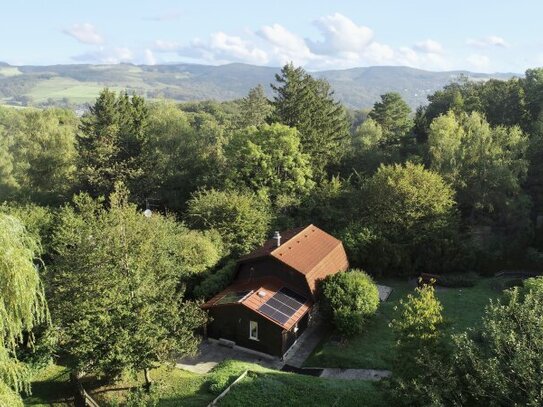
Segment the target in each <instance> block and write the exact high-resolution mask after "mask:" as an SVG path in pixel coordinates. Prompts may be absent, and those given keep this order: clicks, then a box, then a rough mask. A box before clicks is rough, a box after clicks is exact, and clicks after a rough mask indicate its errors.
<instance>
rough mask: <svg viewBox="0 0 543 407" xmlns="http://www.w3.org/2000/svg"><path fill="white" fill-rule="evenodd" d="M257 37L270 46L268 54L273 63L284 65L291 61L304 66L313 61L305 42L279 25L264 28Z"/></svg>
mask: <svg viewBox="0 0 543 407" xmlns="http://www.w3.org/2000/svg"><path fill="white" fill-rule="evenodd" d="M257 35H258V36H259V37H261V38H262V39H264V40H266V41H267V42H268V43H269V44H271V45H272V50H271V51H270V52H269V53H270V54H271V55H270V58H271V59H272V60H273V62H276V63H279V64H284V63H287V62H290V61H292V62H294V63H296V64H305V63H306V62H308V61H309V60H311V59H313V55H312V53H311V50H310V49H309V47H308V46H307V44H306V42H305V40H304V39H303V38H301V37H299V36H297V35H296V34H294V33H292V32H290V31H289V30H287V29H286V28H285V27H283V26H282V25H280V24H273V25H271V26H264V27H262V28H261V29H260V30H259V31H258V32H257Z"/></svg>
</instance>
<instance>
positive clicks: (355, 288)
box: [322, 269, 379, 336]
mask: <svg viewBox="0 0 543 407" xmlns="http://www.w3.org/2000/svg"><path fill="white" fill-rule="evenodd" d="M322 294H323V309H324V311H325V313H327V314H328V315H329V317H331V320H332V323H333V324H334V326H335V327H336V328H337V330H338V331H339V332H341V333H342V334H343V335H347V336H351V335H355V334H357V333H359V332H360V331H361V330H362V326H363V324H364V321H365V320H366V319H367V318H368V317H369V316H371V315H373V314H374V313H375V311H376V310H377V307H378V305H379V291H378V290H377V286H376V285H375V283H374V282H373V279H372V278H371V277H370V276H368V275H367V274H366V273H365V272H363V271H361V270H356V269H354V270H351V271H349V272H347V273H337V274H334V275H332V276H328V277H327V278H326V279H325V280H324V281H323V285H322Z"/></svg>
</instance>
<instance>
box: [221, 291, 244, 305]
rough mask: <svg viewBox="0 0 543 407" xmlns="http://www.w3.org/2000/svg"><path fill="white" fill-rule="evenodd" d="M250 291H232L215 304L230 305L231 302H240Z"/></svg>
mask: <svg viewBox="0 0 543 407" xmlns="http://www.w3.org/2000/svg"><path fill="white" fill-rule="evenodd" d="M250 292H251V291H250V290H245V291H232V292H230V293H226V294H225V295H224V296H223V297H222V298H221V299H220V300H219V301H217V302H216V303H215V304H231V303H233V302H239V301H241V300H242V299H243V298H244V297H245V296H246V295H247V294H249V293H250Z"/></svg>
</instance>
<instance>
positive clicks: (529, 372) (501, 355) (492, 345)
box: [453, 285, 543, 407]
mask: <svg viewBox="0 0 543 407" xmlns="http://www.w3.org/2000/svg"><path fill="white" fill-rule="evenodd" d="M539 287H541V286H540V285H539ZM542 307H543V295H542V293H541V289H540V288H537V287H534V286H532V287H531V288H530V289H527V290H523V289H520V288H514V289H512V290H509V291H507V292H506V293H505V296H504V298H503V299H501V300H499V301H497V302H491V304H490V305H489V306H488V308H487V309H486V311H485V314H484V317H483V320H482V324H481V329H480V330H477V331H468V332H467V333H464V334H461V335H458V336H455V337H454V344H455V352H454V358H453V361H454V372H455V376H456V379H457V380H458V386H457V389H456V391H457V392H458V393H459V395H460V397H461V403H463V404H462V405H471V406H534V407H535V406H540V405H541V404H542V403H543V385H542V383H541V371H543V360H542V358H541V353H542V352H543V321H542V319H541V309H542ZM459 404H460V403H459Z"/></svg>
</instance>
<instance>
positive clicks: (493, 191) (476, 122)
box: [428, 111, 528, 221]
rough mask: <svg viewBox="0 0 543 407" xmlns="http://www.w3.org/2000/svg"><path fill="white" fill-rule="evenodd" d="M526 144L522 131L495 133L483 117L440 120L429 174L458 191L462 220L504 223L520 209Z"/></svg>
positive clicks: (433, 132)
mask: <svg viewBox="0 0 543 407" xmlns="http://www.w3.org/2000/svg"><path fill="white" fill-rule="evenodd" d="M527 147H528V139H527V137H526V135H525V134H524V133H523V132H522V131H521V130H520V128H519V127H503V126H497V127H491V126H490V125H489V124H488V123H487V122H486V120H485V119H484V118H483V117H482V116H481V115H480V114H479V113H476V112H474V113H471V114H470V115H467V114H460V115H455V114H454V113H453V112H452V111H451V112H449V113H447V114H446V115H443V116H439V117H438V118H436V119H435V120H434V121H433V122H432V124H431V125H430V133H429V138H428V151H429V159H430V168H432V169H433V170H435V171H437V172H439V173H440V174H441V175H442V176H443V177H444V178H445V179H446V180H447V181H448V182H450V183H451V184H452V185H453V186H454V187H455V188H456V190H457V200H458V203H459V205H460V208H461V209H462V210H463V211H464V214H465V215H467V216H469V217H470V218H471V219H472V220H475V219H476V217H477V216H492V217H494V218H495V219H496V220H498V221H500V220H501V221H503V219H506V218H507V216H508V214H509V213H510V212H511V208H512V207H514V206H515V203H517V206H518V204H519V195H522V189H521V184H522V182H523V180H524V179H525V177H526V172H527V168H528V162H527V159H526V149H527Z"/></svg>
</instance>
